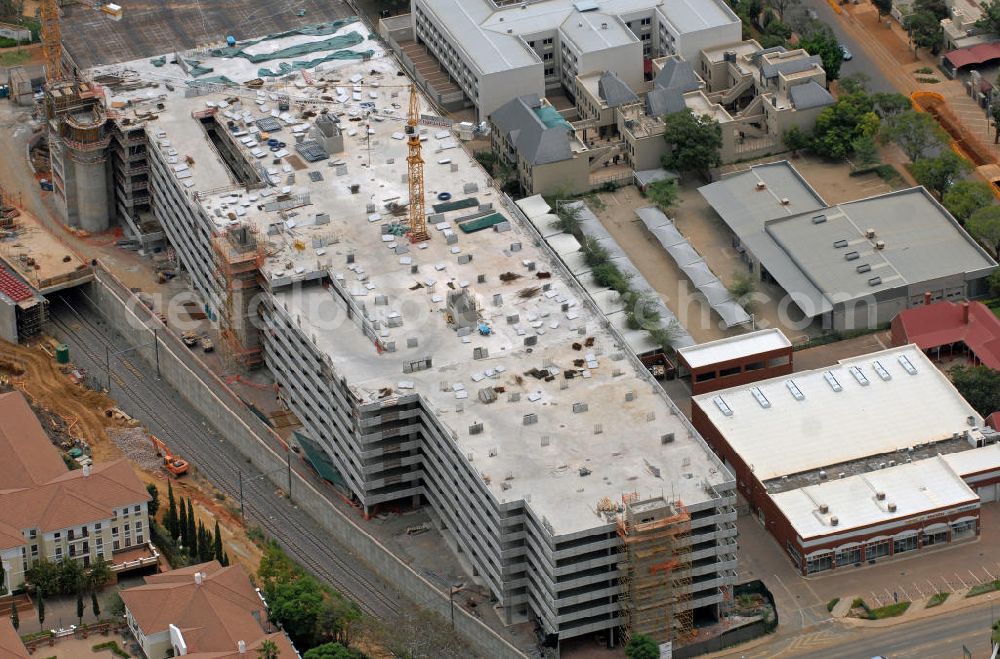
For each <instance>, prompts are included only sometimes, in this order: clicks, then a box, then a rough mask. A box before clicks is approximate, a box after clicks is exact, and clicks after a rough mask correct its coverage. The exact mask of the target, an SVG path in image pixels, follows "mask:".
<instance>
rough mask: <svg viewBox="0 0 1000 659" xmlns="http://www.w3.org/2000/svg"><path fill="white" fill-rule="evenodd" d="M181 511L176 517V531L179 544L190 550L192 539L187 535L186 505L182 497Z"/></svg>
mask: <svg viewBox="0 0 1000 659" xmlns="http://www.w3.org/2000/svg"><path fill="white" fill-rule="evenodd" d="M180 507H181V510H180V515H178V517H177V530H178V537H179V540H180V544H181V545H182V546H184V547H187V548H188V549H190V548H191V541H192V540H193V538H192V537H190V536H189V535H188V513H187V504H186V503H185V502H184V497H181V506H180Z"/></svg>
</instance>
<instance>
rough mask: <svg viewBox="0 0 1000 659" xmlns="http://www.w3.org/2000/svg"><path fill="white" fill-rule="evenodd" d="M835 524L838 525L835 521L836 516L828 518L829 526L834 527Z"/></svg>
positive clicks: (838, 522)
mask: <svg viewBox="0 0 1000 659" xmlns="http://www.w3.org/2000/svg"><path fill="white" fill-rule="evenodd" d="M837 524H840V520H839V519H837V516H836V515H834V516H833V517H831V518H830V526H836V525H837Z"/></svg>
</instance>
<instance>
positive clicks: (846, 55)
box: [840, 44, 854, 62]
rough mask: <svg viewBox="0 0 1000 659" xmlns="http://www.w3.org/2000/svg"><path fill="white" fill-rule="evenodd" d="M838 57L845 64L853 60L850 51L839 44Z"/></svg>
mask: <svg viewBox="0 0 1000 659" xmlns="http://www.w3.org/2000/svg"><path fill="white" fill-rule="evenodd" d="M840 55H841V57H843V58H844V61H845V62H846V61H847V60H850V59H854V55H853V54H852V53H851V51H850V50H849V49H848V48H847V46H845V45H844V44H840Z"/></svg>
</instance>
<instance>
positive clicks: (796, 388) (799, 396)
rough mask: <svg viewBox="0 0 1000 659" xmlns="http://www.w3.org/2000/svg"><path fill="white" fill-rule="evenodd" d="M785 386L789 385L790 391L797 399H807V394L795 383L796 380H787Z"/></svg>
mask: <svg viewBox="0 0 1000 659" xmlns="http://www.w3.org/2000/svg"><path fill="white" fill-rule="evenodd" d="M785 386H786V387H788V391H789V392H790V393H791V394H792V398H794V399H795V400H805V399H806V395H805V394H804V393H802V390H801V389H799V385H797V384H795V381H794V380H785Z"/></svg>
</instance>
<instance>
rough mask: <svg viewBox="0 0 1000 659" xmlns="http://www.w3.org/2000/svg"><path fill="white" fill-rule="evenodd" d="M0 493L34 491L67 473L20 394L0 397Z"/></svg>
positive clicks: (13, 393)
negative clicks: (2, 466) (25, 488)
mask: <svg viewBox="0 0 1000 659" xmlns="http://www.w3.org/2000/svg"><path fill="white" fill-rule="evenodd" d="M0 464H2V465H4V469H3V470H2V471H0V491H3V490H16V489H19V488H23V487H32V486H34V485H39V484H41V483H47V482H48V481H50V480H52V479H53V478H56V477H58V476H61V475H62V474H64V473H66V464H65V463H64V462H63V461H62V458H61V457H59V451H57V450H56V447H55V446H53V445H52V442H51V441H50V440H49V436H48V435H46V434H45V430H43V429H42V425H41V424H40V423H39V422H38V417H36V416H35V413H34V411H32V409H31V407H30V406H29V405H28V401H27V399H26V398H25V397H24V394H22V393H21V392H20V391H12V392H10V393H6V394H0Z"/></svg>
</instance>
